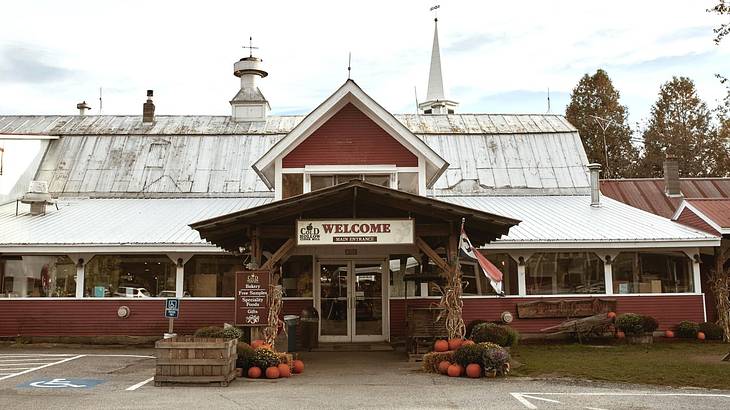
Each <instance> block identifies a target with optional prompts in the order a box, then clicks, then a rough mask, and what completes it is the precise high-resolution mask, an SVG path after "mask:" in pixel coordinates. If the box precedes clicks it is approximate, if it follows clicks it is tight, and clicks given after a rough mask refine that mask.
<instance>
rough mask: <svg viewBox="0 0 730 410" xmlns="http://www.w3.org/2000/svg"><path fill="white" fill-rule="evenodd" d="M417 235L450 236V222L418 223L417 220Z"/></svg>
mask: <svg viewBox="0 0 730 410" xmlns="http://www.w3.org/2000/svg"><path fill="white" fill-rule="evenodd" d="M416 235H418V236H449V224H420V225H419V224H418V221H416Z"/></svg>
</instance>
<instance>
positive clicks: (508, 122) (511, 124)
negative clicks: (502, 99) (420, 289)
mask: <svg viewBox="0 0 730 410" xmlns="http://www.w3.org/2000/svg"><path fill="white" fill-rule="evenodd" d="M393 116H394V117H395V118H396V119H397V120H398V121H400V122H401V123H402V124H403V125H405V126H406V127H407V128H408V129H409V130H410V131H411V132H412V133H414V134H529V133H538V134H540V133H552V132H577V130H576V129H575V127H573V126H572V125H571V124H570V123H569V122H568V121H567V120H566V119H565V117H563V116H562V115H555V114H450V115H416V114H393ZM304 117H305V116H304V115H270V116H267V117H266V120H265V121H245V122H236V121H233V120H232V119H231V117H230V116H223V115H157V116H155V122H154V123H151V124H143V123H142V117H141V116H140V115H101V116H100V115H85V116H79V115H6V116H0V134H39V135H117V134H121V135H129V134H134V135H142V134H155V135H193V134H197V135H253V134H286V133H288V132H289V131H291V130H292V129H293V128H294V127H295V126H296V125H297V124H299V122H300V121H301V120H302V119H303V118H304Z"/></svg>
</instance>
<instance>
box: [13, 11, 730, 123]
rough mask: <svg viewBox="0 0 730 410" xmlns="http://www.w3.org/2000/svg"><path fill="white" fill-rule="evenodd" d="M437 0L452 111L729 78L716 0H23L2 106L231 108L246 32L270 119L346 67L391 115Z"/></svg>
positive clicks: (65, 110) (631, 93)
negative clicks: (609, 86)
mask: <svg viewBox="0 0 730 410" xmlns="http://www.w3.org/2000/svg"><path fill="white" fill-rule="evenodd" d="M436 3H440V4H441V8H440V9H439V16H438V17H439V32H440V42H441V48H442V50H441V56H442V61H443V73H444V82H445V86H446V96H447V98H449V99H452V100H456V101H458V102H460V104H461V105H460V107H459V112H463V113H464V112H495V113H497V112H504V113H510V112H535V113H541V112H545V111H546V110H547V104H546V91H547V89H548V88H550V90H551V95H552V101H553V104H552V112H556V113H564V111H565V105H566V104H567V102H568V98H569V94H570V91H571V89H572V88H573V87H574V86H575V84H576V83H577V82H578V80H579V79H580V77H581V76H582V75H583V74H584V73H592V72H595V70H596V69H597V68H604V69H606V70H607V71H608V73H609V75H610V76H611V78H612V79H613V81H614V85H615V86H616V87H617V88H618V89H619V91H620V92H621V95H622V102H623V103H624V104H625V105H628V106H629V110H630V112H631V120H632V121H638V120H640V119H641V118H642V117H645V116H646V115H647V114H648V111H649V108H650V106H651V104H652V103H653V102H654V101H655V100H656V96H657V93H658V90H659V86H660V85H661V83H663V82H665V81H667V80H669V79H671V77H672V76H673V75H685V76H689V77H690V78H692V79H693V80H694V81H695V82H696V83H697V86H698V88H699V92H700V95H701V97H702V98H704V99H705V101H707V102H708V104H710V105H711V106H714V105H715V104H716V101H717V100H718V99H719V98H721V96H722V92H723V89H722V87H721V86H720V85H719V83H718V81H717V80H716V79H715V78H714V74H715V73H716V72H724V73H725V74H730V42H725V43H724V44H723V45H722V46H716V45H715V44H714V43H713V42H712V38H713V33H712V28H713V27H714V26H716V25H717V24H718V22H719V21H720V20H719V18H718V17H715V16H712V15H710V14H708V13H706V12H705V9H706V8H708V7H709V6H710V5H711V3H712V1H707V0H697V1H695V0H684V1H680V0H675V1H671V0H656V1H648V0H630V1H624V0H613V1H587V0H582V1H545V0H540V1H519V2H517V1H473V2H471V1H459V2H457V1H445V0H444V1H440V2H436V1H435V0H434V1H423V0H418V1H392V0H391V1H375V0H371V1H368V2H348V1H337V2H334V1H332V2H319V1H286V2H284V1H273V0H272V1H258V2H254V1H238V2H232V1H216V0H207V1H194V2H184V1H180V0H177V1H158V0H155V1H150V0H147V1H136V0H127V1H123V2H122V1H114V2H112V1H102V0H95V1H82V0H76V1H73V2H66V1H33V0H24V1H14V2H8V3H7V4H4V5H3V12H2V15H3V17H2V24H0V114H75V113H76V112H77V111H76V108H75V107H76V103H77V102H80V101H81V100H86V101H87V102H88V103H89V104H90V105H91V106H92V107H93V110H92V111H91V113H92V114H98V105H99V102H98V97H99V96H98V93H99V87H103V90H104V91H103V95H104V107H103V113H104V114H137V115H139V114H141V112H142V103H143V102H144V99H145V90H146V89H149V88H151V89H154V90H155V103H156V105H157V113H158V114H218V115H229V114H230V105H229V104H228V101H229V100H230V99H231V98H232V97H233V96H234V94H235V93H236V91H237V89H238V84H239V81H238V79H237V78H235V77H234V76H233V75H232V72H233V63H234V62H235V61H236V60H238V59H239V58H241V57H243V56H245V55H247V54H248V52H247V51H245V50H243V49H242V48H241V46H242V45H247V44H248V37H249V35H252V36H253V38H254V45H256V46H259V47H260V49H259V50H256V52H255V53H256V55H258V56H260V57H261V58H263V61H264V69H266V70H267V71H268V72H269V76H268V77H267V78H265V79H263V80H262V81H261V82H260V87H261V89H262V91H263V92H264V95H265V96H266V97H267V98H268V100H269V101H270V103H271V107H272V109H273V112H274V113H275V114H299V113H308V112H309V111H311V110H312V109H314V108H315V107H316V106H317V105H318V104H319V103H320V102H321V101H322V100H323V99H324V98H326V97H327V96H328V95H329V94H331V93H332V92H333V91H334V90H335V89H337V88H338V87H339V86H340V85H341V83H342V82H343V81H344V80H345V79H346V78H347V71H346V67H347V53H348V52H352V66H353V68H352V77H353V79H354V80H355V81H357V82H358V84H359V85H360V86H361V87H362V88H363V89H364V90H365V91H366V92H367V93H369V94H370V95H371V96H372V97H373V98H375V99H376V100H377V101H378V102H380V103H381V104H382V105H383V106H384V107H386V108H387V109H388V110H390V111H391V112H394V113H400V112H406V113H410V112H414V110H415V109H414V106H415V102H414V86H415V87H416V88H417V90H418V95H419V98H420V99H421V100H423V99H424V97H425V91H426V82H427V78H428V66H429V58H430V53H431V41H432V35H433V19H432V17H433V15H432V13H430V12H429V7H430V6H432V5H433V4H436Z"/></svg>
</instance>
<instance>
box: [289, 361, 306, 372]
mask: <svg viewBox="0 0 730 410" xmlns="http://www.w3.org/2000/svg"><path fill="white" fill-rule="evenodd" d="M292 366H293V367H294V373H296V374H299V373H302V372H304V362H303V361H301V360H298V359H297V360H294V362H293V363H292Z"/></svg>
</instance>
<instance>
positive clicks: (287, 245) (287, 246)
mask: <svg viewBox="0 0 730 410" xmlns="http://www.w3.org/2000/svg"><path fill="white" fill-rule="evenodd" d="M294 246H296V241H295V240H294V238H289V239H287V241H286V242H284V244H283V245H281V247H279V249H277V250H276V252H274V254H273V255H271V258H269V260H267V261H266V263H264V264H263V266H261V270H271V269H273V268H274V265H275V264H276V263H277V262H279V261H280V260H281V259H282V258H284V257H285V256H286V255H288V254H289V252H291V251H292V249H294Z"/></svg>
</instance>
